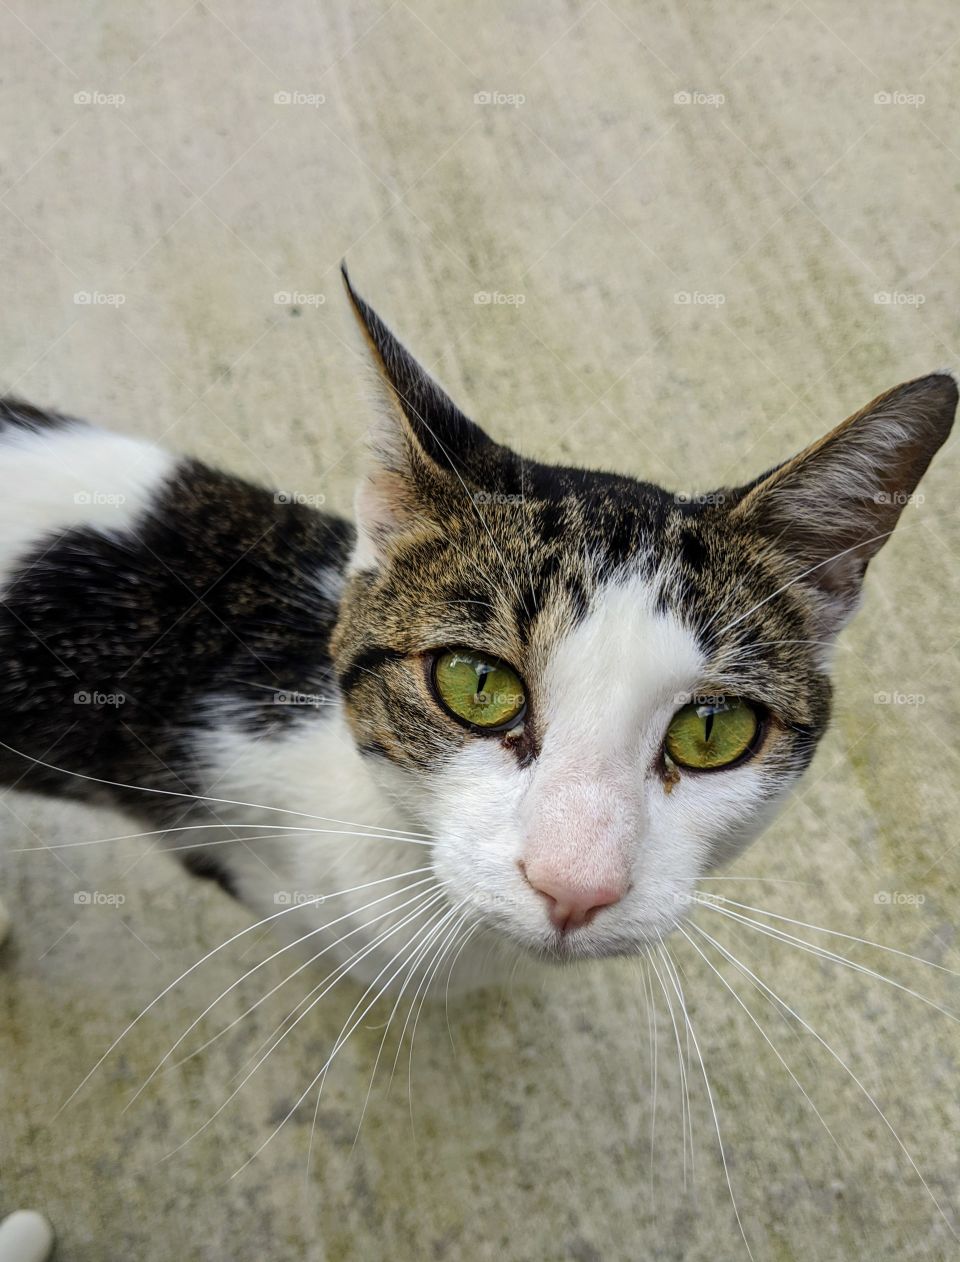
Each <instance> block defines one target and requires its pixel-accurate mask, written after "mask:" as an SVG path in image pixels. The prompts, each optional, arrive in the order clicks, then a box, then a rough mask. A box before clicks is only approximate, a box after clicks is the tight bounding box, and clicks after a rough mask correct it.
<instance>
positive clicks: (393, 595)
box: [334, 294, 957, 958]
mask: <svg viewBox="0 0 960 1262" xmlns="http://www.w3.org/2000/svg"><path fill="white" fill-rule="evenodd" d="M352 297H353V299H354V302H355V305H356V310H357V312H358V315H359V317H360V319H361V322H362V325H363V327H364V329H365V331H366V333H367V335H368V337H369V340H370V344H371V348H372V350H373V352H374V355H375V359H376V362H377V364H378V366H379V368H380V371H381V373H382V377H383V387H384V396H385V397H384V404H385V407H384V414H383V416H382V417H381V418H380V421H379V424H378V427H377V429H376V431H375V442H376V451H377V462H376V466H375V468H374V470H373V472H372V474H371V476H370V478H369V479H368V481H367V482H366V483H365V484H364V486H363V487H362V488H361V491H360V493H359V495H358V501H357V508H358V527H359V532H360V533H359V542H358V545H357V551H356V554H355V557H354V562H353V566H352V577H351V580H350V583H349V584H348V588H347V592H346V595H345V598H344V601H343V609H342V615H341V619H340V623H339V626H338V629H337V633H336V637H335V642H334V651H335V657H336V664H337V669H338V674H339V680H340V686H341V690H342V693H343V697H344V702H345V706H346V710H347V716H348V720H349V722H350V725H351V728H352V731H353V733H354V736H355V739H356V741H357V744H358V747H359V748H360V750H361V752H362V753H364V754H365V755H366V756H367V757H368V758H369V762H370V766H371V770H372V771H373V773H374V774H375V775H376V776H378V777H379V778H381V779H382V780H383V781H384V782H385V783H386V784H387V786H388V787H389V788H390V789H391V790H393V791H398V792H400V793H401V794H402V795H403V797H404V799H405V801H406V802H408V803H409V806H410V808H411V809H412V811H413V812H414V813H415V815H416V816H417V817H418V818H419V820H420V821H422V822H423V824H424V825H425V826H426V827H427V828H428V829H429V831H430V833H431V835H432V837H433V838H434V845H433V848H432V852H431V853H432V863H433V867H434V869H435V872H436V874H437V876H438V877H439V878H440V879H441V881H442V882H443V883H444V885H445V887H446V889H447V891H448V895H449V898H450V900H451V902H453V903H461V902H463V903H464V905H465V906H466V907H469V908H470V909H471V910H473V911H474V912H475V913H476V914H477V915H479V916H480V917H481V918H482V919H483V920H484V921H486V922H487V923H489V924H490V925H491V926H494V927H496V928H497V929H499V930H500V931H502V932H503V933H504V934H505V935H507V936H508V937H509V938H510V939H512V940H514V941H516V942H519V943H521V944H522V945H524V946H527V947H528V948H530V949H532V950H534V951H538V952H541V953H544V954H547V955H551V956H554V957H559V958H565V957H574V956H585V955H607V954H614V953H624V952H632V951H636V950H639V949H642V948H643V947H644V946H645V945H647V944H649V943H650V942H655V941H656V940H657V936H658V935H659V934H662V933H664V932H666V931H668V930H669V929H670V927H671V926H672V925H673V924H674V923H675V922H676V921H677V920H678V919H679V918H680V917H681V916H682V914H683V912H684V908H685V906H686V905H688V903H689V901H690V898H691V896H692V893H693V890H694V888H695V885H696V882H697V879H698V878H699V877H700V876H702V874H703V873H704V872H705V871H706V870H707V869H709V868H710V867H712V866H714V865H715V864H717V863H718V862H720V861H722V860H724V859H727V858H729V857H730V856H732V855H733V854H735V853H736V852H737V851H738V850H739V849H740V848H742V847H743V846H744V845H745V844H746V843H747V842H749V841H750V840H752V839H753V838H754V837H755V836H756V834H757V833H758V832H759V831H760V830H761V829H762V828H763V827H764V826H765V825H766V824H767V823H768V822H769V821H770V819H771V817H772V815H773V814H774V813H775V811H776V809H777V807H778V805H779V803H780V802H781V801H782V800H783V798H784V795H785V794H786V793H787V792H788V791H789V790H790V788H791V787H792V785H793V784H794V783H795V782H796V780H797V778H798V777H799V776H800V775H801V774H802V772H803V770H804V769H805V768H806V766H807V765H808V763H809V761H810V759H811V757H812V756H813V752H814V750H815V748H816V745H817V742H818V740H819V738H820V736H821V735H822V733H823V731H824V729H825V727H826V723H827V720H828V714H829V704H830V684H829V679H828V674H827V668H828V663H829V650H830V645H831V641H832V639H833V637H834V636H835V635H836V633H837V631H838V630H839V628H840V627H841V626H842V624H843V623H844V622H845V621H846V619H847V618H848V617H849V615H850V614H851V613H852V611H853V609H854V608H855V607H856V603H857V599H858V595H859V588H860V583H861V579H862V575H863V571H864V568H865V566H866V563H867V561H868V560H869V558H870V556H872V555H873V554H874V553H875V552H876V551H877V549H878V548H879V547H880V546H881V544H882V542H883V541H884V539H885V538H886V536H887V535H888V534H889V532H890V531H891V530H892V528H893V526H894V524H895V522H896V520H897V517H898V516H899V513H900V511H901V510H902V508H903V506H904V504H905V503H906V502H907V497H908V496H909V495H910V494H911V493H912V491H913V488H914V486H915V485H916V482H917V480H918V479H919V477H920V476H921V474H922V473H923V470H924V469H925V468H926V465H927V463H928V462H929V460H930V458H931V456H932V455H933V453H934V451H935V450H936V449H937V447H938V446H939V445H940V443H941V442H942V441H943V440H944V438H945V437H946V435H947V433H948V432H949V427H950V423H951V420H952V416H953V411H954V408H955V405H956V398H957V391H956V386H955V385H954V382H953V380H952V379H951V378H950V377H947V376H943V375H936V376H932V377H928V378H924V379H922V380H921V381H918V382H914V383H909V384H908V385H906V386H903V387H900V388H898V389H897V390H895V391H891V392H889V393H888V394H887V395H884V396H881V398H880V399H878V400H876V401H875V402H874V403H873V404H871V405H870V406H869V408H867V409H865V410H864V411H863V412H862V413H859V414H858V415H857V416H856V417H854V418H851V420H850V421H848V422H846V423H845V424H844V425H843V426H841V427H840V428H839V429H838V430H836V431H834V432H833V434H831V435H829V436H828V438H827V439H825V440H823V441H822V442H821V443H819V444H816V445H815V446H814V447H813V448H811V449H809V450H808V451H807V452H805V453H802V454H801V455H800V456H799V457H795V458H794V459H793V460H791V461H788V462H787V463H786V464H785V465H783V466H780V467H779V468H778V469H777V470H775V471H773V472H772V473H771V474H769V475H767V476H766V477H764V478H761V479H758V480H757V481H755V482H753V483H751V484H749V485H748V486H746V487H741V488H739V489H735V490H727V491H719V492H716V493H714V494H712V495H710V496H704V497H699V498H698V499H695V500H690V499H687V498H685V497H683V496H675V495H673V494H671V493H668V492H666V491H663V490H661V489H660V488H657V487H654V486H651V485H649V484H646V483H641V482H638V481H636V480H633V479H630V478H625V477H618V476H614V475H609V474H599V473H589V472H584V471H581V470H572V469H562V468H556V467H553V466H548V465H543V464H538V463H534V462H531V461H527V460H521V458H520V457H519V456H517V455H516V454H515V453H513V452H512V451H510V450H509V449H507V448H505V447H502V446H500V445H498V444H495V443H493V442H492V441H491V440H490V439H488V438H487V437H486V435H485V434H483V432H482V431H481V430H479V429H478V428H477V427H476V426H475V425H473V424H472V423H471V422H469V421H468V420H467V419H466V418H465V417H463V416H462V414H461V413H459V412H458V411H457V410H456V408H455V407H454V406H453V404H452V403H451V402H450V401H449V399H447V397H446V396H445V395H444V394H443V393H442V391H440V389H439V387H438V386H436V385H435V383H433V382H432V381H431V379H430V378H429V377H427V376H426V374H425V373H424V372H423V371H422V370H421V369H420V368H419V367H418V366H417V365H416V364H415V362H414V361H413V360H412V358H411V357H410V356H409V355H408V354H407V353H406V352H405V351H404V350H403V348H402V347H400V346H399V344H398V343H397V342H396V341H395V339H393V337H392V335H391V334H390V333H389V331H388V330H387V329H386V328H385V326H383V324H382V323H381V322H380V321H379V320H378V319H377V317H376V316H375V315H374V313H373V312H372V311H371V310H370V309H369V308H368V307H367V306H366V305H365V304H364V303H363V302H362V300H360V299H359V298H357V297H356V295H355V294H352Z"/></svg>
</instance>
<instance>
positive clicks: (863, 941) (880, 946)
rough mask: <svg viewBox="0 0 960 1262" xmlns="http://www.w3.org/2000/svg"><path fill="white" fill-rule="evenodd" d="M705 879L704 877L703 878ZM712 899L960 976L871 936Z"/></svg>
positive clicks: (758, 908)
mask: <svg viewBox="0 0 960 1262" xmlns="http://www.w3.org/2000/svg"><path fill="white" fill-rule="evenodd" d="M701 879H703V878H701ZM707 897H708V898H710V899H711V900H716V899H719V901H720V902H722V903H725V904H727V905H729V906H731V907H739V908H740V909H741V910H742V911H752V912H756V913H757V914H758V915H760V916H770V917H771V918H772V919H773V920H782V921H784V922H785V923H786V924H791V925H796V926H798V928H801V929H812V930H814V931H815V932H816V933H828V934H830V935H831V936H832V937H834V938H845V939H846V940H847V941H848V942H858V943H859V944H860V945H861V946H868V947H874V948H875V949H876V950H878V951H887V952H888V953H889V954H890V955H899V956H902V957H903V959H905V960H913V961H914V963H916V964H926V966H927V967H928V968H935V969H938V970H939V971H940V972H941V973H949V974H950V976H951V977H960V973H958V972H956V970H954V969H952V968H947V967H946V966H945V965H943V964H937V963H936V961H935V960H927V959H924V957H923V956H922V955H911V953H910V952H909V951H900V950H898V949H897V948H896V947H891V946H885V945H884V943H882V942H873V941H871V939H870V938H858V937H856V936H855V935H854V934H852V933H841V932H840V930H839V929H827V928H826V927H825V926H824V925H812V924H809V923H808V922H807V921H806V920H794V919H792V918H791V917H790V916H779V915H777V913H776V912H773V911H767V909H766V908H765V907H751V906H750V904H749V903H738V902H735V901H734V899H732V898H723V897H721V896H720V895H717V894H708V895H707Z"/></svg>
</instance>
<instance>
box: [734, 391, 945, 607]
mask: <svg viewBox="0 0 960 1262" xmlns="http://www.w3.org/2000/svg"><path fill="white" fill-rule="evenodd" d="M956 406H957V386H956V382H955V381H954V379H953V377H951V376H949V375H947V374H945V373H934V374H932V375H931V376H928V377H920V378H918V379H917V380H915V381H908V382H906V383H905V384H904V385H901V386H897V387H895V388H894V389H893V390H888V391H887V392H886V393H885V394H881V395H879V396H878V397H877V398H876V399H874V400H873V402H872V403H869V404H867V406H866V407H865V408H863V409H861V411H859V412H857V413H855V414H854V415H853V416H851V417H849V418H848V419H847V420H846V421H844V422H843V423H842V424H841V425H839V426H837V428H836V429H834V430H832V431H831V432H830V433H829V434H827V435H826V436H825V437H824V438H822V439H820V441H819V442H816V443H814V444H813V445H812V446H810V447H808V448H806V449H805V450H804V451H801V452H800V453H799V454H798V455H796V456H794V457H793V458H792V459H790V460H788V461H786V462H785V463H784V464H782V465H780V466H779V467H777V468H776V469H773V470H772V471H771V472H770V473H768V474H766V475H765V476H764V477H762V478H761V479H759V480H758V481H757V482H756V483H753V484H751V485H749V486H748V487H746V488H743V490H742V491H741V492H740V493H739V500H738V503H737V504H736V506H735V507H734V508H733V510H732V511H731V514H730V520H731V522H732V523H739V524H742V525H744V526H746V527H747V528H748V529H749V530H750V531H751V532H753V533H755V534H757V535H759V536H760V537H761V538H762V540H763V541H764V542H765V543H766V544H767V545H768V546H770V547H772V548H774V549H776V550H777V551H779V552H781V553H785V554H786V556H787V559H788V561H790V562H793V563H794V565H793V568H795V569H796V570H799V571H800V573H799V574H797V575H796V579H797V581H803V582H805V583H806V584H807V585H808V586H809V587H811V588H813V589H815V590H816V591H817V592H818V593H819V595H820V596H821V597H822V598H823V610H822V612H823V620H824V627H823V629H824V630H826V631H828V632H829V631H835V630H837V629H838V628H839V626H841V625H842V624H843V622H844V621H846V619H847V618H848V617H849V616H850V614H851V613H852V612H853V610H854V609H855V608H856V604H857V600H858V597H859V593H860V586H861V582H862V579H863V574H864V571H865V569H866V567H867V563H868V562H869V561H870V559H871V557H873V556H875V555H876V553H877V552H878V551H879V550H880V548H881V547H882V546H883V544H884V543H885V542H886V540H887V539H888V538H889V536H890V534H891V533H892V531H893V529H894V527H895V526H896V524H897V521H898V520H899V518H900V514H901V513H902V512H903V509H904V508H905V506H906V505H907V504H908V503H909V502H910V499H911V497H912V496H913V494H914V491H915V490H916V487H917V483H918V482H919V481H920V478H921V477H922V476H923V474H924V472H925V471H926V468H927V466H928V465H929V463H930V461H931V459H932V458H933V456H934V454H935V453H936V451H937V449H938V448H939V447H940V446H941V444H942V443H943V442H944V440H945V439H946V437H947V435H948V434H949V432H950V428H951V426H952V424H953V417H954V412H955V411H956Z"/></svg>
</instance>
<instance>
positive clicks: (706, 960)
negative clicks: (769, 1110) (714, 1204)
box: [677, 925, 843, 1153]
mask: <svg viewBox="0 0 960 1262" xmlns="http://www.w3.org/2000/svg"><path fill="white" fill-rule="evenodd" d="M677 928H678V929H679V931H680V932H681V933H682V934H683V936H684V937H685V938H686V939H687V941H688V942H689V943H690V945H691V946H692V947H693V949H694V950H695V951H696V953H697V954H698V955H699V956H700V958H701V959H702V960H703V961H704V963H705V964H706V965H707V967H708V968H709V969H710V970H711V971H712V972H714V973H715V974H716V975H717V977H719V979H720V981H721V982H722V983H723V985H724V986H725V987H726V989H727V990H728V991H729V992H730V994H731V995H732V996H733V998H734V999H735V1000H736V1001H737V1003H738V1004H739V1005H740V1007H741V1008H742V1009H743V1010H744V1012H745V1013H746V1014H747V1016H748V1017H749V1018H750V1020H751V1021H752V1022H753V1024H754V1025H755V1026H756V1028H757V1029H758V1030H759V1031H760V1035H761V1037H762V1038H763V1040H764V1042H765V1043H766V1044H767V1045H768V1046H769V1047H770V1049H771V1051H772V1052H773V1054H774V1056H776V1058H777V1060H778V1061H779V1062H780V1064H781V1065H782V1066H783V1067H784V1069H785V1070H786V1071H787V1073H788V1074H789V1075H790V1077H791V1078H792V1079H793V1081H794V1082H795V1083H796V1085H797V1087H798V1088H799V1089H800V1094H801V1095H802V1096H803V1098H804V1099H805V1100H806V1102H807V1103H808V1104H809V1105H810V1107H811V1109H813V1111H814V1113H815V1114H816V1115H817V1118H818V1120H819V1122H820V1124H821V1126H822V1127H823V1129H824V1130H825V1131H826V1132H827V1134H828V1135H829V1136H830V1138H831V1139H832V1140H833V1142H834V1143H835V1144H836V1146H837V1149H838V1150H839V1151H840V1152H841V1153H842V1152H843V1149H842V1148H841V1147H840V1141H839V1140H838V1139H837V1137H836V1136H835V1135H834V1133H833V1131H832V1130H831V1129H830V1127H829V1126H828V1125H827V1123H826V1122H825V1121H824V1119H823V1116H822V1114H821V1113H820V1110H819V1109H818V1108H817V1106H816V1105H815V1104H814V1102H813V1100H812V1099H811V1098H810V1096H809V1095H808V1094H807V1092H806V1090H805V1088H804V1086H803V1083H802V1082H801V1081H800V1079H799V1078H798V1077H797V1075H796V1074H795V1073H794V1072H793V1070H792V1069H791V1068H790V1066H789V1065H788V1064H787V1062H786V1061H785V1060H784V1058H783V1056H781V1054H780V1049H779V1048H778V1047H777V1046H776V1044H775V1043H774V1042H773V1040H772V1039H771V1038H770V1037H769V1035H768V1034H767V1032H766V1030H765V1029H764V1028H763V1026H762V1025H761V1024H760V1022H759V1021H758V1020H757V1018H756V1017H755V1016H754V1015H753V1013H752V1012H751V1011H750V1009H749V1008H748V1007H747V1005H746V1004H745V1003H744V1001H743V1000H742V999H741V998H740V996H739V995H738V994H737V992H736V991H735V990H734V989H733V987H732V986H731V985H730V983H729V982H728V981H727V979H726V978H725V977H724V975H723V974H722V973H721V972H720V970H719V969H718V968H717V966H716V965H715V964H714V963H713V961H712V960H711V959H710V958H709V957H708V956H707V955H705V954H704V952H703V951H701V949H700V947H699V946H698V945H697V943H696V942H695V941H694V940H693V938H691V937H690V935H689V933H687V931H686V929H684V927H683V925H677Z"/></svg>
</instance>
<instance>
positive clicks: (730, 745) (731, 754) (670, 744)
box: [664, 697, 760, 771]
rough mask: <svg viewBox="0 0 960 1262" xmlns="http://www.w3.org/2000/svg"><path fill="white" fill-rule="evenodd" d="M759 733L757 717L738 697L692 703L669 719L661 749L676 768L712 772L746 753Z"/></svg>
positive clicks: (746, 703) (714, 698)
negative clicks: (662, 748)
mask: <svg viewBox="0 0 960 1262" xmlns="http://www.w3.org/2000/svg"><path fill="white" fill-rule="evenodd" d="M759 733H760V716H759V714H758V713H757V711H756V710H755V709H754V707H753V706H751V705H750V704H749V702H747V701H744V700H743V699H742V698H741V697H711V698H703V699H702V700H701V701H692V702H691V703H690V704H689V705H685V706H684V707H683V709H682V710H678V711H677V713H676V714H675V715H674V716H673V718H672V719H671V720H670V726H669V727H668V728H667V737H666V740H665V741H664V749H665V751H666V753H667V756H668V757H669V758H670V760H671V761H672V762H674V763H676V764H677V766H679V767H688V768H691V769H693V770H695V771H715V770H717V769H718V768H720V767H729V766H730V765H731V764H732V763H735V762H737V761H739V759H741V758H743V757H744V756H745V755H746V754H748V753H749V752H750V751H751V750H752V749H753V748H754V747H755V745H756V740H757V737H758V735H759Z"/></svg>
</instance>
